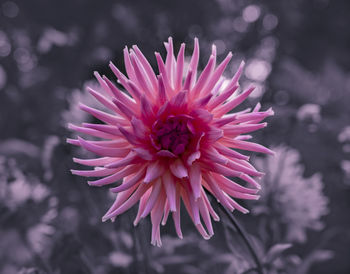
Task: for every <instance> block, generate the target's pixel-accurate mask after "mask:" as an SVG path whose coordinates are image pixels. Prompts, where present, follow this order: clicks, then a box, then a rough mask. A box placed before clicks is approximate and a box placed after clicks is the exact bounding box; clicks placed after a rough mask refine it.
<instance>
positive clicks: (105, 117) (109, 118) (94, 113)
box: [79, 103, 127, 125]
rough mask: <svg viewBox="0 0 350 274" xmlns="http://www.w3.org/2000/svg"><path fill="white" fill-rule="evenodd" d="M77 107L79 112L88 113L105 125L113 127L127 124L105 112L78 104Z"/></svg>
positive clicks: (120, 118)
mask: <svg viewBox="0 0 350 274" xmlns="http://www.w3.org/2000/svg"><path fill="white" fill-rule="evenodd" d="M79 107H80V109H81V110H84V111H85V112H87V113H90V114H91V115H92V116H94V117H96V118H97V119H99V120H101V121H103V122H105V123H108V124H112V125H114V124H117V125H124V124H127V122H126V121H125V119H124V118H122V117H118V116H116V115H111V114H108V113H106V112H103V111H101V110H97V109H94V108H91V107H88V106H86V105H84V104H81V103H80V104H79Z"/></svg>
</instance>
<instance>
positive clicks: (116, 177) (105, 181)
mask: <svg viewBox="0 0 350 274" xmlns="http://www.w3.org/2000/svg"><path fill="white" fill-rule="evenodd" d="M139 168H140V167H139V166H135V165H134V166H129V167H126V168H124V169H122V170H120V171H118V172H116V173H114V174H113V175H110V176H108V177H104V178H102V179H99V180H96V181H89V182H88V184H89V185H91V186H104V185H108V184H112V183H115V182H117V181H119V180H120V179H122V178H124V177H125V176H128V175H130V174H133V173H135V172H136V171H137V170H138V169H139Z"/></svg>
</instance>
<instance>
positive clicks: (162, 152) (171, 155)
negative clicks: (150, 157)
mask: <svg viewBox="0 0 350 274" xmlns="http://www.w3.org/2000/svg"><path fill="white" fill-rule="evenodd" d="M156 154H157V155H158V156H160V157H168V158H176V155H175V154H174V153H172V152H170V151H169V150H160V151H158V152H157V153H156Z"/></svg>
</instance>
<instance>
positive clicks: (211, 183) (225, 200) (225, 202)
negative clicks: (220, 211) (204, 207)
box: [203, 174, 234, 211]
mask: <svg viewBox="0 0 350 274" xmlns="http://www.w3.org/2000/svg"><path fill="white" fill-rule="evenodd" d="M203 178H204V180H205V181H206V182H207V183H208V185H209V187H210V188H211V190H212V191H213V194H214V195H215V197H216V198H217V199H218V200H219V201H220V203H221V204H222V205H223V206H224V207H226V208H227V209H228V210H230V211H233V209H234V208H233V206H232V205H231V204H230V202H229V199H228V197H226V196H225V194H224V192H223V191H222V190H221V189H220V188H219V187H218V185H217V183H216V182H215V181H214V179H213V178H212V176H211V175H209V174H203Z"/></svg>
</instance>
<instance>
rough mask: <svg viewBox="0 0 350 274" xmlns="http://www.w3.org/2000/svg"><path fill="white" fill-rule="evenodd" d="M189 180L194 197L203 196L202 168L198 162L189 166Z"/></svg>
mask: <svg viewBox="0 0 350 274" xmlns="http://www.w3.org/2000/svg"><path fill="white" fill-rule="evenodd" d="M189 181H190V184H191V187H192V191H193V195H194V198H195V199H196V200H197V199H198V198H199V197H200V196H201V181H202V177H201V168H200V165H199V164H198V163H194V164H193V165H192V166H191V167H190V168H189Z"/></svg>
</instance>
